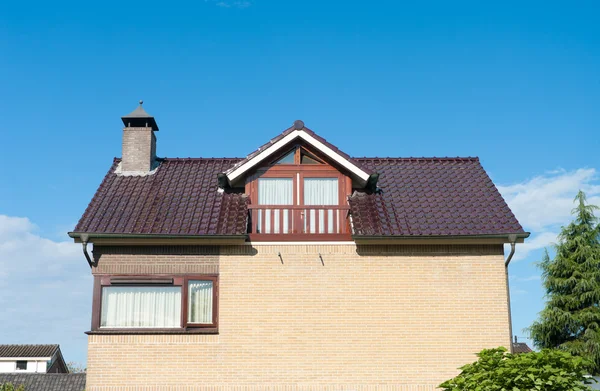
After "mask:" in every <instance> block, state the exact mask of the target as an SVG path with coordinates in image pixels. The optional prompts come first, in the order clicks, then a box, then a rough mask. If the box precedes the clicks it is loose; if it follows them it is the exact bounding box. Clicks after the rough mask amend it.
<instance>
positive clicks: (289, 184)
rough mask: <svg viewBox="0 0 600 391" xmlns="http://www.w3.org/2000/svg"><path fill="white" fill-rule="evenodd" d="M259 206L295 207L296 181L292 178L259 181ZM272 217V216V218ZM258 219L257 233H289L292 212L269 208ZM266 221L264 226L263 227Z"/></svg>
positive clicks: (285, 209)
mask: <svg viewBox="0 0 600 391" xmlns="http://www.w3.org/2000/svg"><path fill="white" fill-rule="evenodd" d="M258 204H259V205H293V204H294V180H293V179H292V178H261V179H259V180H258ZM271 215H272V216H271ZM257 217H258V219H257V223H258V225H257V232H261V227H262V231H263V233H276V234H277V233H285V234H286V233H288V232H289V229H290V225H291V223H290V210H289V209H287V208H284V209H281V208H277V209H275V208H267V209H264V210H263V212H262V213H260V214H259V215H258V216H257ZM263 219H264V226H263Z"/></svg>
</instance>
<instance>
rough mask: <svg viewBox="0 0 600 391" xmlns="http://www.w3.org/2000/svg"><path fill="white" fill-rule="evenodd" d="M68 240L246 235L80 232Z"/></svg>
mask: <svg viewBox="0 0 600 391" xmlns="http://www.w3.org/2000/svg"><path fill="white" fill-rule="evenodd" d="M68 235H69V237H70V238H73V239H80V240H81V241H83V238H84V237H88V238H91V237H94V238H102V239H244V240H246V238H247V236H248V235H246V234H243V235H177V234H107V233H81V232H69V233H68Z"/></svg>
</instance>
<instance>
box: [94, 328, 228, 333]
mask: <svg viewBox="0 0 600 391" xmlns="http://www.w3.org/2000/svg"><path fill="white" fill-rule="evenodd" d="M85 333H86V334H87V335H157V334H162V335H169V334H219V329H217V328H199V327H198V328H188V329H101V330H91V331H86V332H85Z"/></svg>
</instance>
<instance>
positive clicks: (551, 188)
mask: <svg viewBox="0 0 600 391" xmlns="http://www.w3.org/2000/svg"><path fill="white" fill-rule="evenodd" d="M579 189H581V190H583V191H585V192H586V194H587V196H588V201H589V202H590V203H593V204H598V205H600V184H599V183H598V174H597V172H596V170H595V169H594V168H580V169H578V170H575V171H564V170H557V171H551V172H548V173H546V175H541V176H536V177H534V178H532V179H530V180H528V181H525V182H522V183H517V184H514V185H509V186H498V190H499V191H500V193H502V196H503V197H504V199H505V200H506V202H507V203H508V205H509V206H510V208H511V209H512V211H513V213H514V214H515V215H516V216H517V218H518V219H519V221H520V222H521V224H522V225H523V226H524V227H525V228H526V229H531V230H533V231H545V230H546V229H545V228H547V227H551V226H555V225H565V224H567V223H568V222H569V221H570V218H571V210H572V209H573V207H574V206H575V205H574V204H573V199H574V198H575V195H576V194H577V192H578V191H579Z"/></svg>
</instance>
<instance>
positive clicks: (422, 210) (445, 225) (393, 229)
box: [349, 158, 524, 236]
mask: <svg viewBox="0 0 600 391" xmlns="http://www.w3.org/2000/svg"><path fill="white" fill-rule="evenodd" d="M357 160H358V161H359V162H360V163H361V164H362V165H363V166H366V167H368V168H370V169H371V170H373V171H375V172H378V173H379V174H380V176H379V183H378V187H379V188H380V189H381V194H367V193H364V192H355V193H354V194H353V195H352V197H350V199H349V202H350V209H351V213H352V221H353V224H354V233H355V235H357V236H432V235H444V236H454V235H457V236H460V235H497V234H508V233H523V232H524V231H523V228H522V227H521V225H520V224H519V222H518V221H517V219H516V218H515V216H514V215H513V213H512V212H511V211H510V209H509V208H508V205H507V204H506V202H505V201H504V199H503V198H502V196H501V195H500V193H499V192H498V190H497V189H496V187H495V186H494V184H493V183H492V180H491V179H490V178H489V177H488V175H487V174H486V172H485V171H484V169H483V167H482V166H481V164H480V163H479V159H477V158H385V159H382V158H362V159H357Z"/></svg>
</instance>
